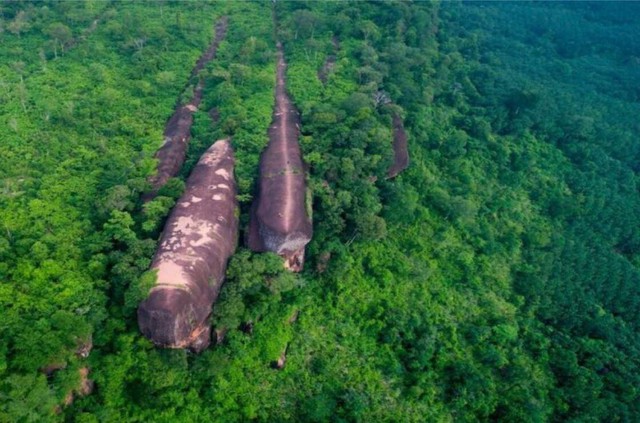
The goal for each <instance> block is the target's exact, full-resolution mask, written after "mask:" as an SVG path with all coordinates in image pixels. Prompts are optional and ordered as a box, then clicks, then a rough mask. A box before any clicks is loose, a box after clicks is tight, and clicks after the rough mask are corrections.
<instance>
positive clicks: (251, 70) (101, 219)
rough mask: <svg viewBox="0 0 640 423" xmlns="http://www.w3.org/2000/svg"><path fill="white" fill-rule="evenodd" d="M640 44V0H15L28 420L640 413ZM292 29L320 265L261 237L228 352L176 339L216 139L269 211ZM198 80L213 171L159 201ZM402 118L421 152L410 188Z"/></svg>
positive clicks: (15, 243) (5, 35) (2, 329)
mask: <svg viewBox="0 0 640 423" xmlns="http://www.w3.org/2000/svg"><path fill="white" fill-rule="evenodd" d="M221 16H228V19H229V21H228V25H229V26H228V32H227V35H226V37H225V39H224V40H223V41H222V42H221V44H220V46H219V48H218V52H217V55H216V58H215V60H213V61H212V62H211V63H210V64H208V65H207V67H206V68H205V69H204V70H203V71H202V72H201V73H200V74H199V75H198V76H196V77H193V78H191V77H190V71H191V69H192V67H193V64H194V63H195V61H196V60H197V58H198V57H199V56H200V54H201V53H202V51H203V50H205V49H206V47H207V45H208V44H209V43H210V42H211V39H212V37H213V33H214V25H215V22H216V21H217V20H218V19H219V18H220V17H221ZM639 34H640V8H638V7H637V5H636V4H634V3H626V2H620V3H610V2H600V3H591V2H567V3H561V2H556V3H547V2H538V3H529V2H513V3H510V2H490V3H483V2H469V3H459V2H396V1H380V2H315V1H308V2H304V1H300V2H286V1H277V2H270V1H257V2H214V1H198V2H178V1H168V0H159V1H154V2H124V1H123V2H120V1H110V2H103V1H92V0H86V1H83V2H72V1H52V0H44V1H24V2H14V1H9V2H3V3H2V4H0V122H1V125H0V128H2V141H1V142H0V421H2V422H5V421H6V422H22V421H25V422H36V421H38V422H39V421H70V422H85V423H86V422H103V421H106V422H129V421H130V422H150V421H157V422H174V421H180V422H182V421H247V420H257V421H364V422H375V421H403V422H404V421H420V422H423V421H451V422H454V421H455V422H462V421H501V422H502V421H511V422H527V421H530V422H541V421H576V422H577V421H607V422H616V421H618V422H633V421H638V420H640V391H639V389H640V388H639V387H640V226H639V224H638V223H639V222H640V199H639V194H640V193H639V192H638V183H639V179H638V172H640V137H639V134H640V120H639V119H638V116H640V87H639V86H638V84H637V82H638V81H640V39H639ZM276 40H279V41H281V42H282V43H283V45H284V49H285V56H286V60H287V62H288V64H289V68H288V72H287V79H288V90H289V94H290V95H291V97H292V99H293V101H294V102H295V103H296V106H297V107H298V109H299V110H300V113H301V122H302V123H301V131H302V134H303V136H302V139H301V147H302V149H303V153H304V158H305V161H306V163H307V164H308V167H309V169H308V185H309V186H310V187H311V189H312V193H313V194H312V198H311V204H312V208H313V221H314V238H313V240H312V241H311V243H310V244H309V245H308V247H307V263H306V266H305V271H304V272H303V273H301V274H296V275H294V274H291V273H288V272H285V271H284V270H283V268H282V262H281V260H280V259H279V258H278V257H277V256H275V255H273V254H255V253H251V252H249V251H248V250H247V249H246V248H244V247H240V248H239V249H238V251H237V252H236V254H235V256H233V258H232V259H231V260H230V263H229V267H228V270H227V280H226V283H225V285H224V287H223V290H222V292H221V295H220V299H219V301H218V303H217V304H216V305H215V306H214V312H213V316H212V318H211V320H212V324H213V326H214V328H216V329H225V330H227V333H226V336H225V338H224V340H223V341H222V343H221V344H219V345H216V346H212V347H211V348H209V349H208V350H206V351H204V352H203V353H201V354H198V355H196V354H191V353H188V352H187V351H184V350H162V349H157V348H154V347H153V345H152V344H151V342H150V341H148V340H147V339H145V338H144V337H143V336H142V335H141V334H140V333H139V330H138V328H137V325H136V319H135V310H136V307H137V306H138V303H139V302H140V300H141V299H142V298H143V297H144V295H145V293H146V290H147V289H148V287H149V286H150V283H152V282H153V281H150V280H149V278H150V275H149V274H148V273H146V271H147V270H148V268H149V265H150V263H151V258H152V256H153V254H154V250H155V247H156V243H157V240H158V236H159V234H160V231H161V230H162V225H163V222H164V219H165V218H166V216H167V214H168V213H169V211H170V210H171V207H172V206H173V204H174V203H175V200H176V199H177V198H178V197H179V196H180V194H181V192H182V190H183V188H184V180H185V179H186V177H187V176H188V174H189V172H190V170H191V168H192V167H193V166H194V165H195V163H196V162H197V160H198V158H199V157H200V155H201V154H202V152H204V151H205V150H206V149H207V148H208V147H209V146H210V145H211V143H213V142H214V141H215V140H216V139H221V138H224V137H228V136H230V137H232V142H233V146H234V149H235V151H236V158H237V164H236V178H237V182H238V190H239V201H240V204H241V214H240V221H241V227H242V228H243V229H245V228H246V225H247V222H248V216H249V206H250V204H251V200H252V196H253V195H254V193H255V186H256V177H257V172H258V166H257V164H258V161H259V157H260V152H261V151H262V150H263V148H264V147H265V145H266V143H267V135H266V134H267V128H268V126H269V124H270V121H271V113H272V108H273V100H274V99H273V88H274V83H275V51H276V49H275V45H276V44H275V43H276ZM329 56H334V59H335V63H334V64H333V66H332V67H331V69H330V71H329V72H328V73H327V74H326V81H325V82H324V83H323V81H321V80H320V79H319V78H318V71H319V70H321V69H322V68H323V65H324V63H325V61H326V60H327V57H329ZM197 78H204V79H205V81H206V84H205V92H204V97H203V100H202V103H201V105H200V107H199V110H198V111H197V112H196V114H195V123H194V126H193V127H192V140H191V144H190V147H189V152H188V157H187V162H186V164H185V166H184V169H183V171H182V173H181V175H180V177H179V178H174V179H172V180H171V181H170V182H169V183H168V184H167V185H166V186H165V187H164V188H163V189H162V191H161V192H160V193H159V195H158V197H156V198H155V199H154V200H153V201H151V202H150V203H148V204H146V205H144V207H143V205H142V202H141V200H140V196H141V194H142V193H143V192H145V190H147V189H148V188H149V185H148V178H149V176H150V175H151V174H152V173H153V171H154V169H155V162H154V160H153V155H154V153H155V151H156V150H157V149H158V147H159V146H160V144H161V143H162V130H163V127H164V124H165V122H166V120H167V119H168V118H169V117H170V116H171V114H172V112H173V110H174V107H176V105H178V104H181V103H184V101H183V100H184V99H185V98H189V96H190V95H191V92H192V90H193V88H194V87H195V86H196V84H197ZM396 113H397V114H399V115H400V116H401V117H402V118H403V120H404V126H405V129H406V131H407V134H408V137H409V152H410V156H411V164H410V166H409V168H408V169H407V170H405V171H404V172H403V173H402V174H400V175H399V176H397V177H396V178H394V179H386V172H387V169H388V167H389V164H390V163H391V162H392V154H393V153H392V150H391V145H392V138H391V137H392V116H393V115H394V114H396ZM241 239H242V237H241ZM295 316H297V318H294V317H295ZM87 344H92V349H91V352H90V353H89V355H88V356H87V357H83V354H79V353H78V349H79V348H81V347H82V346H84V345H87ZM285 350H286V354H287V361H286V365H285V366H284V368H282V369H281V370H276V369H274V368H273V366H272V365H271V363H272V362H273V361H274V360H277V359H278V357H279V356H280V355H281V354H282V352H283V351H285ZM82 368H89V369H90V373H89V378H90V379H92V380H93V381H94V382H95V389H94V390H93V393H91V394H90V395H86V396H80V395H76V398H75V400H74V401H73V402H72V403H71V404H69V405H63V403H64V402H65V398H66V397H67V396H68V394H69V392H73V391H74V390H75V391H77V390H78V384H79V383H80V372H79V370H80V369H82Z"/></svg>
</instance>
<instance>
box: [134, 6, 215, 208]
mask: <svg viewBox="0 0 640 423" xmlns="http://www.w3.org/2000/svg"><path fill="white" fill-rule="evenodd" d="M226 31H227V17H226V16H225V17H222V18H220V20H219V21H218V22H217V23H216V29H215V37H214V39H213V41H212V42H211V45H210V46H209V48H208V49H207V50H206V51H205V52H204V53H203V54H202V56H200V58H199V59H198V61H197V62H196V65H195V66H194V68H193V70H192V71H191V78H195V77H196V76H197V75H198V72H200V71H201V70H202V69H203V68H204V67H205V65H206V64H207V63H208V62H209V61H211V60H213V58H214V57H215V55H216V50H217V49H218V45H219V44H220V41H222V39H223V38H224V36H225V34H226ZM203 89H204V84H203V82H202V81H199V82H198V84H197V85H196V88H195V90H194V93H193V98H192V99H191V101H189V103H187V104H184V105H180V106H178V108H177V109H176V110H175V112H174V113H173V115H172V116H171V118H170V119H169V120H168V121H167V124H166V125H165V130H164V143H163V144H162V146H161V147H160V149H159V150H158V151H157V152H156V154H155V156H154V157H155V158H156V159H157V160H158V167H157V169H156V173H155V174H154V175H153V176H152V177H151V178H149V182H150V183H151V190H150V191H149V192H148V193H146V194H145V195H144V196H143V201H145V202H147V201H151V200H153V199H154V198H155V197H156V195H157V194H158V191H159V190H160V188H162V187H163V186H164V185H165V184H166V183H167V181H168V180H169V179H170V178H173V177H174V176H176V175H177V174H178V172H180V169H182V165H183V164H184V159H185V157H186V154H187V148H188V146H189V140H190V139H191V125H193V114H194V113H195V112H196V111H197V110H198V106H199V105H200V101H201V100H202V90H203Z"/></svg>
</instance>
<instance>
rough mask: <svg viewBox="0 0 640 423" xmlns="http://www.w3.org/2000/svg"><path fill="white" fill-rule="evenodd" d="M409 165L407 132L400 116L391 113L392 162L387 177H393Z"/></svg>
mask: <svg viewBox="0 0 640 423" xmlns="http://www.w3.org/2000/svg"><path fill="white" fill-rule="evenodd" d="M408 166H409V150H408V147H407V132H406V131H405V130H404V125H403V123H402V118H401V117H400V115H398V114H397V113H394V114H393V164H392V165H391V167H390V168H389V171H388V172H387V176H388V177H389V178H395V177H396V176H398V174H399V173H400V172H402V171H403V170H405V169H406V168H407V167H408Z"/></svg>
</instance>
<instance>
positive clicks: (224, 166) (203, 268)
mask: <svg viewBox="0 0 640 423" xmlns="http://www.w3.org/2000/svg"><path fill="white" fill-rule="evenodd" d="M233 169H234V157H233V150H232V148H231V143H230V142H229V141H228V140H222V141H218V142H216V143H215V144H213V145H212V146H211V147H210V148H209V149H208V150H207V151H206V152H205V153H204V155H203V156H202V157H201V158H200V161H199V162H198V164H197V165H196V167H195V168H194V169H193V172H192V173H191V176H190V177H189V179H188V180H187V186H186V190H185V192H184V194H183V195H182V197H181V198H180V199H179V201H178V203H177V204H176V206H175V208H174V209H173V211H172V212H171V215H170V216H169V219H168V220H167V223H166V225H165V228H164V232H163V234H162V237H161V239H160V245H159V247H158V251H157V252H156V255H155V257H154V259H153V262H152V264H151V269H152V270H155V271H157V279H156V284H155V285H154V287H153V288H152V289H151V291H150V293H149V296H148V297H147V299H145V300H144V301H143V302H142V303H141V304H140V306H139V307H138V325H139V326H140V330H141V331H142V333H143V334H144V335H145V336H146V337H147V338H149V339H150V340H151V341H152V342H153V343H154V344H156V345H157V346H160V347H167V348H190V349H192V350H194V351H201V350H203V349H204V348H206V347H207V346H208V345H209V342H210V332H211V327H210V325H209V323H208V318H209V315H210V314H211V308H212V304H213V303H214V302H215V300H216V298H217V297H218V293H219V292H220V288H221V286H222V282H223V279H224V274H225V269H226V265H227V260H228V258H229V256H231V254H232V253H233V252H234V250H235V248H236V245H237V237H238V203H237V200H236V183H235V179H234V176H233Z"/></svg>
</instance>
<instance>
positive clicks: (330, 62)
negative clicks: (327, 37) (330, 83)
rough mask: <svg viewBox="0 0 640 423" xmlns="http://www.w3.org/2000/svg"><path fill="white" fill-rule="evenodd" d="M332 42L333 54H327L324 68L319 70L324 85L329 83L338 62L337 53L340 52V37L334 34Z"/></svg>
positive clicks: (319, 76) (319, 77)
mask: <svg viewBox="0 0 640 423" xmlns="http://www.w3.org/2000/svg"><path fill="white" fill-rule="evenodd" d="M331 43H332V44H333V54H330V55H328V56H327V59H326V60H325V61H324V64H323V65H322V68H320V70H319V71H318V79H319V80H320V82H322V85H325V84H326V83H327V78H328V77H329V74H330V73H331V71H332V70H333V67H334V66H335V64H336V55H337V54H338V50H340V41H339V40H338V37H336V36H334V37H333V38H332V39H331Z"/></svg>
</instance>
